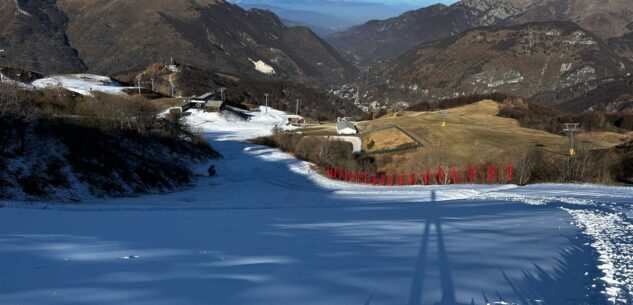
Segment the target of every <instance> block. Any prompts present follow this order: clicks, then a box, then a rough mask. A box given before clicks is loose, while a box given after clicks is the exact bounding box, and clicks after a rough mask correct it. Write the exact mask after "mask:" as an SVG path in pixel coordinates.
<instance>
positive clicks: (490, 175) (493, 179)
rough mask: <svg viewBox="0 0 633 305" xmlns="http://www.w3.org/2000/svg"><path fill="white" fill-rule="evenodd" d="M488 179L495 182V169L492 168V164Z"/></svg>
mask: <svg viewBox="0 0 633 305" xmlns="http://www.w3.org/2000/svg"><path fill="white" fill-rule="evenodd" d="M488 171H489V174H488V181H489V182H490V183H493V182H494V181H495V175H494V169H493V168H492V164H490V165H488Z"/></svg>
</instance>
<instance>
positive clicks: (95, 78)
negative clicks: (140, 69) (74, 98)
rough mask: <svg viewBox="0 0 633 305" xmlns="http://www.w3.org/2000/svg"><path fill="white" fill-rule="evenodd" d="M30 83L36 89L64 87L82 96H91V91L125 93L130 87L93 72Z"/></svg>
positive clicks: (47, 78)
mask: <svg viewBox="0 0 633 305" xmlns="http://www.w3.org/2000/svg"><path fill="white" fill-rule="evenodd" d="M31 85H33V86H34V87H35V88H38V89H54V88H64V89H67V90H69V91H73V92H76V93H79V94H81V95H84V96H92V93H91V92H101V93H106V94H111V95H126V93H125V92H124V90H125V89H131V88H132V87H123V86H121V84H120V83H118V82H117V81H114V80H112V79H111V78H109V77H107V76H100V75H93V74H68V75H53V76H49V77H46V78H42V79H38V80H35V81H34V82H32V83H31Z"/></svg>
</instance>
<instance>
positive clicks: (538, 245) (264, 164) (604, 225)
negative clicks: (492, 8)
mask: <svg viewBox="0 0 633 305" xmlns="http://www.w3.org/2000/svg"><path fill="white" fill-rule="evenodd" d="M252 114H253V115H254V117H253V119H252V120H251V121H250V122H244V121H240V120H238V119H237V118H231V117H227V116H223V115H219V114H214V113H203V112H193V113H192V114H191V115H190V116H189V118H188V120H189V123H190V124H191V125H192V126H194V128H196V129H198V130H199V131H200V132H201V133H203V134H204V135H205V136H206V137H207V138H209V139H210V140H211V142H212V144H213V145H214V146H215V148H216V149H218V150H219V151H220V152H221V153H222V154H223V155H224V156H225V158H224V159H223V160H221V161H215V162H214V164H216V166H217V169H218V174H219V176H218V177H216V178H204V177H201V178H200V179H199V181H198V182H197V183H196V184H195V185H193V186H192V187H191V188H190V189H188V190H184V191H181V192H177V193H172V194H163V195H147V196H141V197H138V198H123V199H107V200H91V201H88V202H85V203H82V204H61V203H33V204H28V205H25V204H24V203H20V202H4V203H2V204H3V205H4V206H5V208H0V283H1V285H0V304H530V305H533V304H614V303H616V304H624V303H627V302H628V303H631V302H632V301H633V296H632V295H631V291H632V290H633V286H631V285H632V282H633V259H632V258H633V249H632V248H631V247H632V245H633V240H632V238H633V227H632V224H631V217H633V213H632V212H631V202H632V201H633V199H632V198H633V189H631V188H626V187H604V186H595V185H562V184H561V185H556V184H547V185H533V186H528V187H516V186H511V185H510V186H488V185H459V186H430V187H424V186H406V187H374V186H364V185H354V184H348V183H344V182H341V181H332V180H328V179H326V178H324V177H321V176H319V175H317V174H316V173H314V172H313V171H311V170H310V165H309V164H307V163H305V162H302V161H298V160H296V159H293V158H292V157H291V156H289V155H287V154H284V153H281V152H279V151H278V150H275V149H271V148H266V147H261V146H257V145H252V144H247V143H245V142H244V140H245V139H248V138H252V137H255V136H261V135H266V134H269V133H270V132H271V129H272V127H273V126H275V125H283V124H284V123H285V122H286V117H285V114H283V113H282V112H280V111H276V110H272V109H270V110H269V112H268V114H266V112H265V110H264V109H262V110H261V111H260V112H256V113H252ZM205 170H206V168H204V167H201V168H200V172H201V174H202V173H204V171H205Z"/></svg>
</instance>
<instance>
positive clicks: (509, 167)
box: [508, 163, 513, 182]
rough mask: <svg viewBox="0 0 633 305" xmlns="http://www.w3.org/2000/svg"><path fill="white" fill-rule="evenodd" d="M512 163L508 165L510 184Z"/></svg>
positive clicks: (510, 180) (509, 180)
mask: <svg viewBox="0 0 633 305" xmlns="http://www.w3.org/2000/svg"><path fill="white" fill-rule="evenodd" d="M512 178H513V177H512V163H510V164H509V165H508V182H512Z"/></svg>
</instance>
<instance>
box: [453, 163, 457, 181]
mask: <svg viewBox="0 0 633 305" xmlns="http://www.w3.org/2000/svg"><path fill="white" fill-rule="evenodd" d="M453 184H457V171H456V170H455V168H454V167H453Z"/></svg>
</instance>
